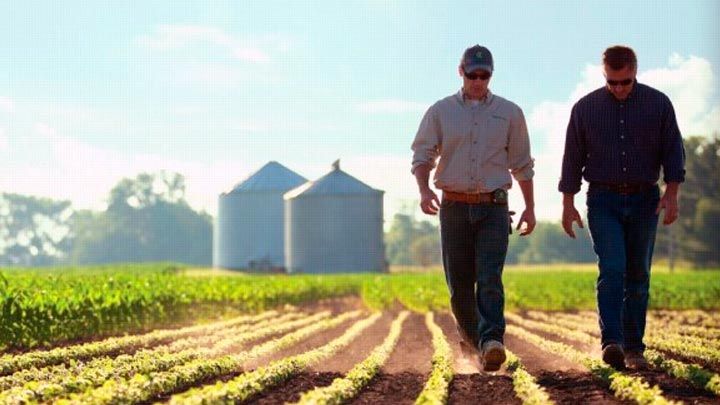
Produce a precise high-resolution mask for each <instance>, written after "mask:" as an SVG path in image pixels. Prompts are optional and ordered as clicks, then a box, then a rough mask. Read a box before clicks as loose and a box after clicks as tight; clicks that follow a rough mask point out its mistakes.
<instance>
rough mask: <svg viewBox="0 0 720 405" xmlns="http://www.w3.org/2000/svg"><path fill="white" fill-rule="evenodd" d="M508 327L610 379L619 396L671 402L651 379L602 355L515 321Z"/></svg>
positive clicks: (520, 335)
mask: <svg viewBox="0 0 720 405" xmlns="http://www.w3.org/2000/svg"><path fill="white" fill-rule="evenodd" d="M507 331H508V333H511V334H513V335H515V336H517V337H519V338H521V339H523V340H525V341H528V342H530V343H532V344H533V345H535V346H538V347H540V348H542V349H544V350H547V351H549V352H551V353H554V354H557V355H558V356H561V357H563V358H565V359H567V360H569V361H572V362H575V363H579V364H582V365H584V366H585V367H586V368H587V369H588V370H589V371H590V372H591V373H592V374H594V375H595V376H597V377H598V378H600V379H602V380H604V381H606V382H607V383H609V384H610V389H611V390H612V391H613V393H614V394H615V396H616V397H618V398H620V399H626V400H630V401H634V402H637V403H639V404H669V403H671V402H670V401H668V400H667V399H666V398H665V397H663V396H662V391H661V390H660V388H659V387H657V386H654V387H650V386H649V385H648V383H647V382H645V381H643V380H642V379H641V378H638V377H633V376H629V375H624V374H622V373H620V372H618V371H617V370H615V369H613V368H612V367H610V366H607V365H606V364H604V363H603V362H602V361H601V360H600V359H595V358H592V357H590V356H588V355H587V354H585V353H583V352H581V351H579V350H577V349H575V348H573V347H571V346H568V345H566V344H564V343H560V342H556V341H552V340H548V339H545V338H542V337H540V336H538V335H536V334H534V333H530V332H528V331H527V330H525V329H523V328H521V327H518V326H515V325H508V326H507Z"/></svg>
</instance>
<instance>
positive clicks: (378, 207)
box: [284, 161, 386, 273]
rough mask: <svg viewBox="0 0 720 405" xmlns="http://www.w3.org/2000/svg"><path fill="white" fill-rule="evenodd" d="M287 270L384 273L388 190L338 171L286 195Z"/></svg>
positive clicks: (301, 271)
mask: <svg viewBox="0 0 720 405" xmlns="http://www.w3.org/2000/svg"><path fill="white" fill-rule="evenodd" d="M284 198H285V268H286V269H287V271H289V272H296V273H342V272H368V271H384V270H385V269H386V264H385V244H384V243H383V191H381V190H376V189H374V188H372V187H370V186H368V185H367V184H364V183H362V182H361V181H359V180H357V179H356V178H354V177H352V176H350V175H349V174H347V173H345V172H344V171H342V170H340V163H339V161H337V162H335V164H333V170H332V171H331V172H330V173H328V174H327V175H325V176H323V177H321V178H320V179H318V180H317V181H311V182H307V183H305V184H303V185H302V186H300V187H298V188H296V189H294V190H291V191H288V192H287V193H286V194H285V197H284Z"/></svg>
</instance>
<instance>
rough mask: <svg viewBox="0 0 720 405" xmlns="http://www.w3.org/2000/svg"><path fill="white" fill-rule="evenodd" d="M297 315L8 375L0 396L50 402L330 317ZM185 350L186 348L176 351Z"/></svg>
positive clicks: (11, 400) (1, 399)
mask: <svg viewBox="0 0 720 405" xmlns="http://www.w3.org/2000/svg"><path fill="white" fill-rule="evenodd" d="M298 315H299V314H288V315H284V316H279V317H276V318H274V319H270V320H265V321H260V322H258V323H256V324H253V325H241V326H237V327H234V328H231V329H228V330H225V331H219V332H217V333H215V334H214V335H208V336H202V337H197V338H190V339H184V340H182V341H177V342H173V344H170V345H165V346H159V347H157V348H154V349H152V350H141V351H138V352H136V353H134V354H133V355H122V356H118V357H116V358H114V359H113V358H109V357H99V358H95V359H92V360H91V361H88V362H87V363H84V364H78V363H73V364H71V365H70V366H69V367H66V366H65V365H61V366H55V367H49V368H44V369H40V370H38V369H36V368H33V369H29V370H23V371H20V372H18V373H15V374H12V375H9V376H6V377H3V378H5V379H6V380H7V381H4V383H5V384H6V385H12V387H10V388H7V390H5V391H3V392H0V403H28V402H32V401H48V400H50V399H52V398H55V397H59V396H66V395H68V394H72V393H75V392H82V391H85V390H87V389H90V388H95V387H97V386H100V385H102V384H103V383H104V382H105V381H107V380H110V379H123V378H130V377H132V376H134V375H136V374H149V373H156V372H162V371H167V370H170V369H171V368H173V367H177V366H181V365H183V364H185V363H188V362H190V361H201V360H202V359H211V358H215V357H218V356H220V355H223V354H226V353H228V352H229V351H232V350H235V349H237V348H239V347H241V346H242V345H244V344H246V343H247V342H251V341H253V340H257V339H262V338H265V337H268V336H272V335H275V334H278V333H284V332H287V331H290V330H292V329H294V328H297V327H302V326H306V325H308V324H311V323H314V322H317V321H319V320H322V319H324V318H327V317H328V316H329V313H328V312H324V313H318V314H315V315H312V316H305V317H303V318H301V319H294V318H297V316H298ZM209 346H211V347H209ZM183 347H184V348H185V350H182V351H179V352H174V350H178V349H180V348H183ZM190 347H193V348H192V349H191V348H190ZM33 374H34V377H33Z"/></svg>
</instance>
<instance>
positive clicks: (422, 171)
mask: <svg viewBox="0 0 720 405" xmlns="http://www.w3.org/2000/svg"><path fill="white" fill-rule="evenodd" d="M430 170H432V169H431V168H430V166H429V165H421V166H418V167H416V168H415V170H414V173H415V180H416V181H417V184H418V188H419V189H420V209H422V211H423V212H424V213H426V214H428V215H436V214H437V213H438V210H439V209H440V199H438V196H437V194H435V192H434V191H432V190H431V189H430Z"/></svg>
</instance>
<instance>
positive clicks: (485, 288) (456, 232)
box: [440, 200, 510, 346]
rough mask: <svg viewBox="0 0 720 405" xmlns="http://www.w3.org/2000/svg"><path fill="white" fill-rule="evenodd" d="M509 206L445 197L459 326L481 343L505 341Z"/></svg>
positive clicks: (444, 230) (448, 267)
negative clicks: (504, 289) (473, 202)
mask: <svg viewBox="0 0 720 405" xmlns="http://www.w3.org/2000/svg"><path fill="white" fill-rule="evenodd" d="M509 226H510V224H509V217H508V207H507V205H496V204H467V203H462V202H456V201H448V200H443V202H442V204H441V205H440V237H441V242H442V258H443V266H444V268H445V281H446V282H447V285H448V290H449V291H450V304H451V307H452V311H453V314H454V315H455V319H456V320H457V322H458V327H459V328H460V329H462V331H463V332H465V334H467V336H468V337H470V338H471V339H473V342H474V344H475V345H476V346H477V345H479V344H482V343H484V342H486V341H488V340H491V339H492V340H497V341H499V342H502V341H503V335H504V334H505V316H504V314H503V310H504V308H505V293H504V291H503V285H502V270H503V266H504V265H505V255H506V253H507V247H508V227H509Z"/></svg>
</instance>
